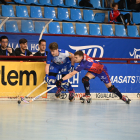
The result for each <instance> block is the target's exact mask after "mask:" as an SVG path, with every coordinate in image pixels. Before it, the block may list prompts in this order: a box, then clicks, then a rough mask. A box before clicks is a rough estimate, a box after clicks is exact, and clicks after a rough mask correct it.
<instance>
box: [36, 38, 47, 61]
mask: <svg viewBox="0 0 140 140" xmlns="http://www.w3.org/2000/svg"><path fill="white" fill-rule="evenodd" d="M38 44H39V51H38V52H36V53H35V54H34V56H47V54H48V52H47V51H45V50H46V40H44V39H41V40H39V43H38ZM40 60H41V59H40ZM42 61H45V59H42Z"/></svg>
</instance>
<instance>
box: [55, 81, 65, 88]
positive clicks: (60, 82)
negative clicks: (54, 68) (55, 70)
mask: <svg viewBox="0 0 140 140" xmlns="http://www.w3.org/2000/svg"><path fill="white" fill-rule="evenodd" d="M62 82H63V79H60V80H58V81H56V86H57V87H60V86H61V84H62Z"/></svg>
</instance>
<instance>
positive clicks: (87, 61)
mask: <svg viewBox="0 0 140 140" xmlns="http://www.w3.org/2000/svg"><path fill="white" fill-rule="evenodd" d="M74 61H75V63H79V65H78V66H77V67H76V69H75V70H74V71H73V72H71V73H69V74H67V75H66V76H64V77H63V78H62V79H60V80H59V81H57V82H56V85H57V86H60V85H61V83H62V82H63V81H64V80H67V79H69V78H71V77H72V76H74V75H75V74H76V73H78V72H80V71H81V70H87V71H88V72H87V74H86V75H85V76H84V77H83V78H82V83H83V84H84V88H85V95H84V96H83V97H81V98H80V100H82V101H83V102H84V101H85V100H87V101H89V102H90V100H91V95H90V84H89V80H90V79H94V78H95V77H99V78H100V80H101V81H103V82H104V84H105V86H106V87H107V88H108V91H109V92H113V93H115V94H116V95H118V96H119V97H120V99H122V100H123V101H124V102H126V103H127V104H129V103H130V101H131V100H130V99H129V98H128V97H126V96H124V95H122V94H121V93H120V91H119V90H118V89H117V88H116V87H115V86H114V85H112V84H111V81H110V78H109V75H108V72H107V68H106V66H104V65H102V64H101V63H99V62H97V61H95V60H94V59H93V58H91V57H89V56H88V55H86V54H84V53H83V52H82V51H77V52H75V54H74Z"/></svg>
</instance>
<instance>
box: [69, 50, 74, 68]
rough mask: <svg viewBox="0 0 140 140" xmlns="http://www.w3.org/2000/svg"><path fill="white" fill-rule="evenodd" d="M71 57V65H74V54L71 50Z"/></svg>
mask: <svg viewBox="0 0 140 140" xmlns="http://www.w3.org/2000/svg"><path fill="white" fill-rule="evenodd" d="M69 58H70V59H71V65H72V66H74V54H73V53H71V52H69Z"/></svg>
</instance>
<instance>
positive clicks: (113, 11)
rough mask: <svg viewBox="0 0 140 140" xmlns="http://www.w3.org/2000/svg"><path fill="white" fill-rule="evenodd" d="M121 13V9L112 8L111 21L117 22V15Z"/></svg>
mask: <svg viewBox="0 0 140 140" xmlns="http://www.w3.org/2000/svg"><path fill="white" fill-rule="evenodd" d="M119 15H120V12H119V10H116V11H115V10H112V11H111V12H110V20H111V21H116V22H117V19H116V18H117V17H118V16H119Z"/></svg>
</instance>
